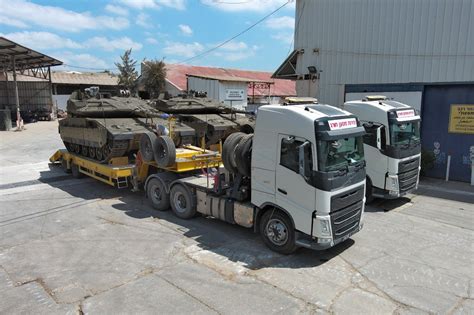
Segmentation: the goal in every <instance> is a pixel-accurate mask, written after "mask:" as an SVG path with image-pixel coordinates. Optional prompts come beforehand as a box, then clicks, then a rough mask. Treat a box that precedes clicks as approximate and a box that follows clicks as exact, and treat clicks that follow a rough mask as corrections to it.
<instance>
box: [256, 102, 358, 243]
mask: <svg viewBox="0 0 474 315" xmlns="http://www.w3.org/2000/svg"><path fill="white" fill-rule="evenodd" d="M364 133H365V131H364V128H363V127H362V126H361V125H360V124H359V122H358V120H357V118H356V117H355V116H354V115H351V114H350V113H348V112H346V111H343V110H341V109H338V108H336V107H332V106H328V105H321V104H315V103H308V104H306V105H305V104H302V105H292V106H278V105H275V106H272V105H271V106H262V107H260V108H259V112H258V116H257V122H256V127H255V133H254V139H253V150H252V164H251V165H252V172H251V182H252V187H251V203H252V204H253V205H255V206H256V207H257V209H258V211H265V210H266V209H269V208H270V209H278V210H280V211H282V212H284V213H285V214H286V215H287V216H288V217H289V218H290V219H291V221H292V225H293V226H294V229H295V231H296V232H297V233H296V236H295V238H296V244H297V245H300V246H304V247H309V248H313V249H325V248H329V247H332V246H334V245H336V244H338V243H340V242H342V241H344V240H346V239H347V238H349V237H350V236H351V235H352V234H354V233H356V232H357V231H359V230H360V228H361V227H362V216H363V212H364V199H365V198H364V196H365V195H364V192H365V186H364V184H365V170H364V168H365V160H364V151H363V140H362V135H363V134H364ZM257 217H258V215H257ZM279 222H280V221H279V220H276V221H275V222H273V223H272V222H270V223H267V225H268V224H270V226H272V225H273V228H274V229H275V231H276V232H278V233H277V234H279V235H282V233H280V232H281V231H279V229H281V228H282V226H281V225H280V224H279ZM261 233H263V234H265V231H261ZM270 234H271V233H270ZM267 238H268V237H267ZM270 238H271V237H270ZM264 241H265V235H264ZM271 242H273V243H274V244H271ZM277 242H278V239H277V238H275V239H274V240H273V241H272V240H270V242H268V241H266V243H267V245H268V246H270V247H275V246H274V245H277V244H276V243H277Z"/></svg>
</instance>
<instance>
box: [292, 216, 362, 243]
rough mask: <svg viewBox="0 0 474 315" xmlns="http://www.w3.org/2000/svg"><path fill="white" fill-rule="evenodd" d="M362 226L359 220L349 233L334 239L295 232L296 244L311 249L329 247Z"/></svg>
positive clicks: (342, 240) (344, 239)
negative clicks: (357, 224)
mask: <svg viewBox="0 0 474 315" xmlns="http://www.w3.org/2000/svg"><path fill="white" fill-rule="evenodd" d="M363 226H364V224H363V223H362V222H361V223H360V224H359V226H358V227H357V228H356V229H355V230H353V231H351V232H350V233H348V234H346V235H344V236H343V237H340V238H336V239H334V238H332V237H330V238H317V237H311V236H309V235H307V234H304V233H301V232H297V234H296V245H298V246H301V247H305V248H309V249H312V250H325V249H329V248H331V247H334V246H336V245H337V244H340V243H342V242H344V241H346V240H348V239H349V238H350V237H351V236H352V235H354V234H355V233H357V232H359V231H360V230H361V229H362V227H363ZM322 240H324V241H323V242H321V241H322Z"/></svg>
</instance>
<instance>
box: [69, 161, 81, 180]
mask: <svg viewBox="0 0 474 315" xmlns="http://www.w3.org/2000/svg"><path fill="white" fill-rule="evenodd" d="M71 173H72V177H74V178H77V179H79V178H82V177H84V174H82V173H81V172H79V166H78V165H76V164H74V163H72V162H71Z"/></svg>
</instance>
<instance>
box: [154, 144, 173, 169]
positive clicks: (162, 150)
mask: <svg viewBox="0 0 474 315" xmlns="http://www.w3.org/2000/svg"><path fill="white" fill-rule="evenodd" d="M154 157H155V161H156V164H157V165H158V166H159V167H163V168H165V167H170V166H172V165H173V164H174V163H175V162H176V147H175V146H174V142H173V139H171V138H170V137H168V136H160V137H157V138H156V142H155V151H154Z"/></svg>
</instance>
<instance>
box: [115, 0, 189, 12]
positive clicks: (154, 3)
mask: <svg viewBox="0 0 474 315" xmlns="http://www.w3.org/2000/svg"><path fill="white" fill-rule="evenodd" d="M120 2H121V3H123V4H125V5H126V6H129V7H131V8H134V9H138V10H143V9H159V8H160V7H161V6H164V7H169V8H173V9H177V10H184V9H185V8H186V6H185V3H184V0H120Z"/></svg>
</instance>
